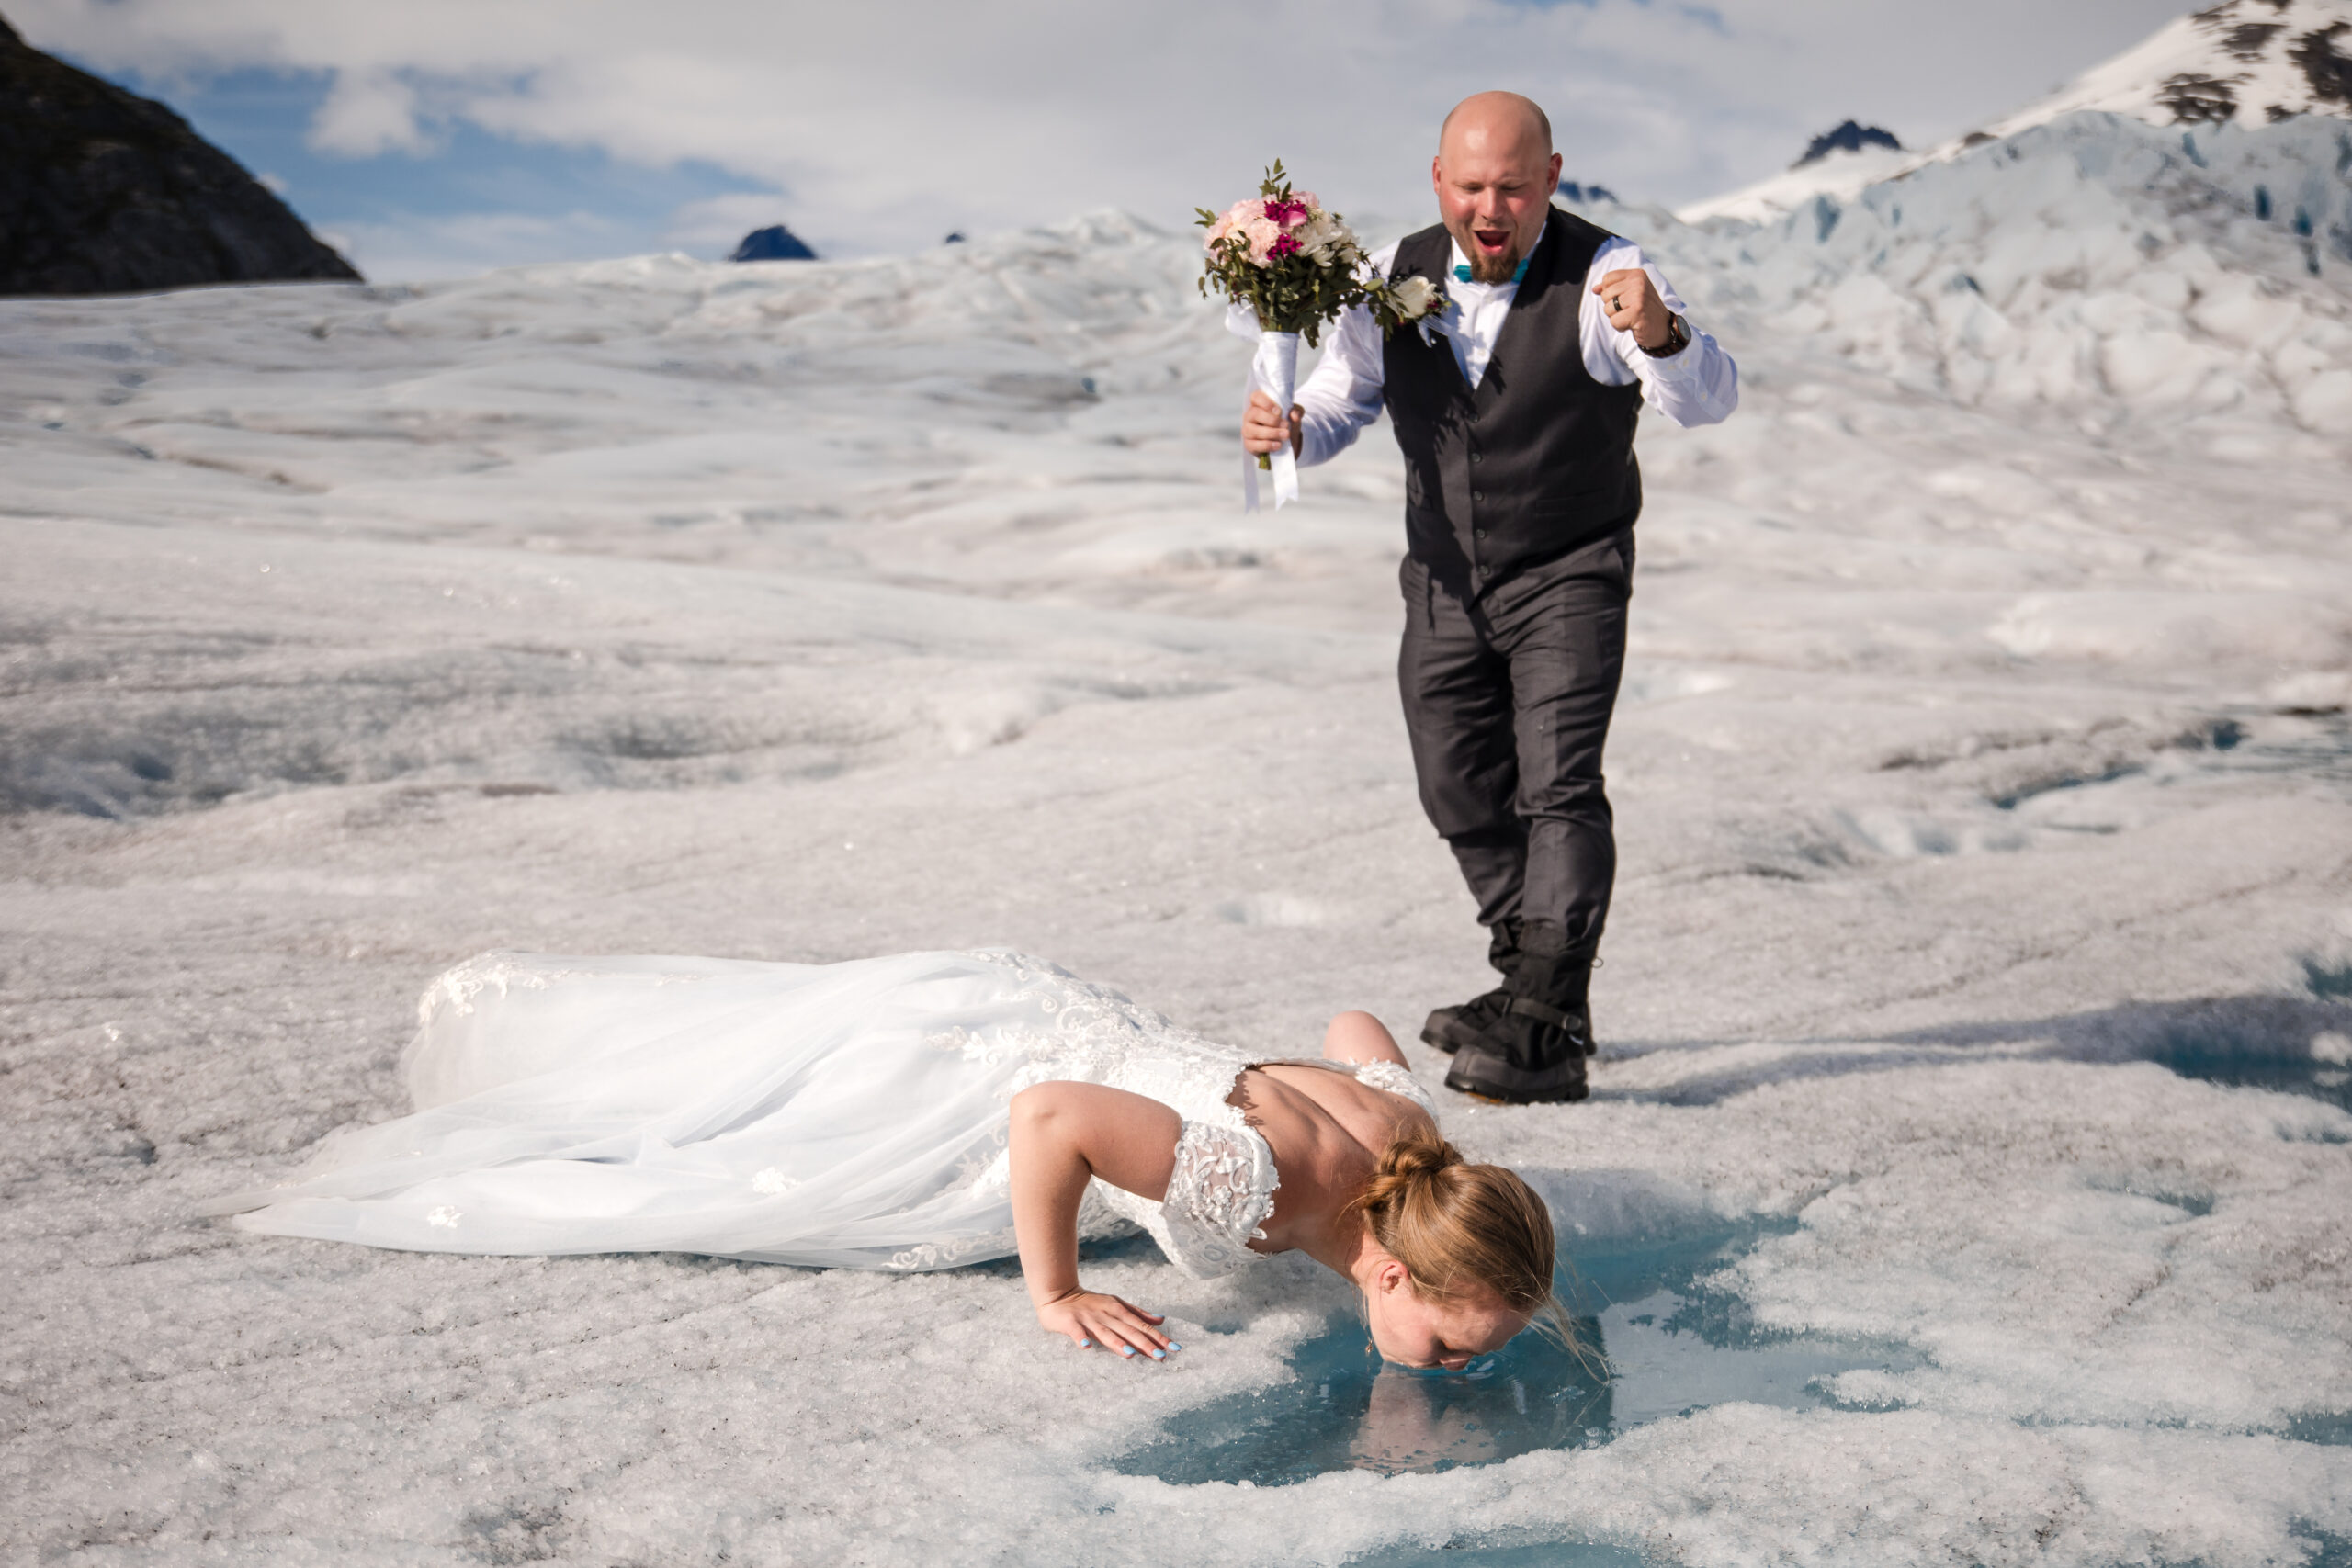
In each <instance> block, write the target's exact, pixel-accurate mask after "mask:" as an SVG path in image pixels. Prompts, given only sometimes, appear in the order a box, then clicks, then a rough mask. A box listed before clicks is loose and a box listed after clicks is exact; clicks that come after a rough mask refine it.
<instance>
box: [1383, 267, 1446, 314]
mask: <svg viewBox="0 0 2352 1568" xmlns="http://www.w3.org/2000/svg"><path fill="white" fill-rule="evenodd" d="M1389 297H1390V298H1391V299H1395V300H1396V302H1397V317H1398V319H1399V320H1402V321H1413V320H1415V319H1417V318H1419V317H1421V316H1426V315H1428V314H1429V313H1430V311H1431V310H1435V309H1436V308H1437V285H1435V284H1433V283H1431V282H1430V280H1429V279H1428V278H1426V277H1419V276H1415V277H1408V278H1407V279H1405V281H1404V282H1402V283H1399V284H1396V285H1393V286H1392V287H1391V288H1390V289H1389Z"/></svg>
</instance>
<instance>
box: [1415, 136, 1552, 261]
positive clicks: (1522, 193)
mask: <svg viewBox="0 0 2352 1568" xmlns="http://www.w3.org/2000/svg"><path fill="white" fill-rule="evenodd" d="M1559 183H1560V157H1559V154H1558V153H1556V152H1553V151H1552V122H1551V120H1550V119H1549V118H1547V117H1546V116H1545V115H1544V111H1543V110H1542V109H1540V108H1537V107H1535V105H1534V103H1533V102H1532V100H1530V99H1527V98H1522V97H1521V96H1519V95H1518V94H1517V93H1477V94H1474V95H1472V96H1469V97H1466V98H1464V99H1463V100H1462V101H1461V102H1460V103H1458V104H1456V105H1454V106H1453V113H1452V114H1450V115H1447V116H1446V117H1445V124H1444V126H1443V127H1442V129H1440V130H1439V131H1438V135H1437V156H1436V157H1435V158H1432V159H1430V184H1431V185H1432V186H1435V187H1436V190H1437V207H1438V215H1439V216H1440V217H1441V218H1442V219H1443V220H1445V226H1446V228H1447V230H1448V231H1451V232H1452V233H1453V241H1454V243H1455V244H1457V245H1459V246H1460V247H1461V249H1462V254H1463V256H1464V258H1465V259H1466V260H1467V261H1468V262H1469V264H1470V276H1472V277H1473V278H1474V279H1475V280H1476V281H1477V282H1480V283H1502V282H1508V281H1509V280H1510V278H1512V277H1513V276H1517V271H1518V267H1519V264H1520V262H1521V260H1522V259H1523V258H1524V257H1526V256H1527V255H1528V254H1530V253H1531V252H1532V251H1533V250H1534V248H1535V243H1536V241H1538V240H1540V239H1542V238H1543V236H1544V220H1545V219H1546V218H1547V217H1548V216H1549V215H1550V213H1551V210H1552V191H1553V188H1554V187H1555V186H1557V185H1558V184H1559Z"/></svg>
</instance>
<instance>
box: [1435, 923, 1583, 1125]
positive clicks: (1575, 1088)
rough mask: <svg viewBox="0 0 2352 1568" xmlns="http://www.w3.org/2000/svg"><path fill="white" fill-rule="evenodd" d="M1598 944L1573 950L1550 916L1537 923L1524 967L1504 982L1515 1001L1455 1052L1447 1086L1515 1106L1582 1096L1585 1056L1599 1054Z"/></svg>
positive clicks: (1529, 933) (1526, 944)
mask: <svg viewBox="0 0 2352 1568" xmlns="http://www.w3.org/2000/svg"><path fill="white" fill-rule="evenodd" d="M1592 956H1593V945H1592V944H1591V943H1589V942H1586V943H1579V944H1578V945H1577V946H1574V947H1571V946H1569V945H1568V943H1567V940H1566V933H1564V932H1562V931H1561V930H1560V928H1559V927H1557V926H1555V925H1553V924H1551V923H1550V922H1549V921H1536V922H1532V923H1531V924H1530V925H1529V926H1528V927H1527V928H1526V931H1525V932H1524V933H1523V935H1522V938H1521V950H1520V959H1519V964H1518V967H1517V968H1516V969H1515V970H1514V971H1513V972H1512V975H1511V977H1510V982H1509V983H1508V984H1507V985H1506V986H1505V987H1503V988H1504V990H1505V992H1506V993H1508V996H1509V1000H1508V1003H1507V1004H1506V1006H1505V1009H1504V1011H1503V1014H1502V1016H1501V1018H1500V1019H1498V1021H1497V1022H1496V1024H1495V1025H1494V1027H1492V1028H1490V1029H1488V1030H1487V1032H1485V1033H1484V1034H1482V1035H1481V1036H1480V1037H1479V1038H1478V1039H1477V1040H1476V1041H1474V1042H1469V1043H1464V1044H1463V1045H1462V1047H1461V1048H1460V1049H1458V1050H1457V1051H1455V1053H1454V1055H1453V1068H1452V1069H1451V1070H1450V1071H1448V1072H1447V1074H1446V1075H1445V1087H1446V1088H1448V1089H1458V1090H1460V1091H1461V1092H1462V1093H1464V1094H1475V1095H1477V1096H1479V1097H1481V1098H1482V1099H1486V1100H1500V1101H1502V1102H1503V1103H1505V1104H1509V1105H1538V1104H1559V1103H1563V1102H1566V1101H1570V1100H1582V1099H1583V1098H1584V1097H1585V1096H1586V1094H1588V1093H1589V1089H1588V1087H1587V1085H1586V1082H1585V1067H1584V1063H1585V1058H1586V1057H1587V1056H1589V1055H1592V1054H1593V1051H1594V1046H1593V1043H1592V1015H1591V1010H1590V1007H1589V1002H1588V999H1587V998H1588V996H1589V992H1590V989H1591V983H1592Z"/></svg>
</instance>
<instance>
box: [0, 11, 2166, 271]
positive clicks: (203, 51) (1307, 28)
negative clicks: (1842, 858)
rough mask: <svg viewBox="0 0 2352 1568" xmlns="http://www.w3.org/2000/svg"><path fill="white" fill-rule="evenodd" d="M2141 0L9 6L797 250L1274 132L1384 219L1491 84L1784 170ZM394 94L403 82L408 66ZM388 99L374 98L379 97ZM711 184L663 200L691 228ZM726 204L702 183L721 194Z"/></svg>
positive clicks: (2055, 52)
mask: <svg viewBox="0 0 2352 1568" xmlns="http://www.w3.org/2000/svg"><path fill="white" fill-rule="evenodd" d="M2178 9H2179V6H2177V5H2176V4H2173V3H2171V0H2068V3H2067V4H2065V5H2064V6H2050V5H2048V4H2047V3H2046V0H1975V3H1974V4H1972V5H1970V6H1952V5H1950V4H1949V3H1948V0H1939V3H1933V4H1930V3H1926V0H1912V3H1909V4H1890V3H1887V0H1720V3H1719V4H1718V5H1716V6H1713V8H1706V7H1696V6H1674V5H1667V4H1645V3H1642V0H1595V3H1593V4H1590V5H1580V4H1566V5H1558V6H1515V5H1506V4H1502V3H1500V0H1196V3H1194V4H1191V5H1187V6H1117V5H1103V4H1101V3H1100V0H1001V3H999V4H992V5H987V6H973V5H966V4H944V3H937V0H933V3H921V4H919V3H915V0H860V3H859V4H857V5H854V6H809V5H790V6H752V5H744V4H741V0H665V3H663V4H661V5H650V4H645V3H643V0H565V3H561V4H558V3H555V0H531V3H524V0H516V3H510V4H495V3H484V0H403V4H401V5H400V6H384V5H382V4H380V0H206V3H205V4H204V5H202V6H187V5H186V4H182V3H178V0H18V4H17V6H15V7H13V10H14V13H15V14H16V16H17V20H18V23H19V25H20V27H21V28H23V30H24V31H25V33H26V35H27V37H28V38H29V39H33V40H34V41H35V42H36V43H51V44H55V45H58V46H61V47H64V48H67V49H70V50H71V51H74V53H76V54H77V55H79V56H80V57H82V58H84V59H87V60H91V61H93V62H96V63H98V64H100V65H102V66H110V67H115V68H126V67H127V68H135V69H139V70H141V71H145V72H155V73H172V72H190V71H201V70H205V69H215V68H224V67H228V66H233V65H241V64H264V65H277V66H286V67H300V68H307V69H318V70H328V71H333V72H334V73H336V79H335V88H334V92H333V94H331V95H330V97H329V100H328V104H327V107H325V108H324V109H322V112H321V114H320V117H319V121H318V124H317V125H316V126H315V127H314V129H313V134H314V136H315V137H316V138H317V139H318V143H319V145H321V146H322V147H328V148H332V149H334V150H337V151H347V152H365V151H370V150H374V151H380V150H383V149H387V148H394V147H399V148H407V149H415V148H417V147H419V146H420V145H421V144H422V142H423V141H424V140H426V139H427V138H428V137H429V134H430V126H431V125H432V124H433V123H435V121H436V119H437V118H439V117H447V118H463V119H468V120H471V121H473V122H475V123H477V124H479V125H481V126H482V127H484V128H486V129H488V130H492V131H494V132H498V133H501V134H504V135H507V136H512V137H516V138H520V139H524V140H530V141H551V142H558V143H562V144H567V145H573V146H582V147H597V148H602V149H605V150H606V151H608V152H612V153H614V154H616V155H617V156H620V157H623V158H628V159H631V160H635V161H638V162H643V163H652V164H666V163H669V162H672V161H674V160H678V159H684V158H698V159H706V160H708V161H709V162H711V163H713V164H718V165H720V166H722V167H725V168H728V169H729V170H732V171H734V172H736V173H738V174H740V175H745V176H748V177H751V178H753V179H757V180H761V181H763V182H766V183H770V184H772V185H774V186H776V187H778V188H779V189H780V190H782V191H785V192H786V193H788V196H789V199H788V201H786V202H784V203H782V204H781V205H780V206H779V205H777V204H775V203H771V204H769V209H770V210H769V218H768V220H774V219H775V218H782V219H783V220H786V221H788V222H790V223H791V224H792V226H793V228H794V229H795V230H796V231H798V232H801V233H802V234H804V235H805V236H806V237H808V238H809V240H810V241H811V243H815V244H816V245H817V246H818V247H819V248H820V250H822V251H824V252H825V253H827V254H855V253H859V252H865V251H875V250H897V249H906V248H911V247H913V246H918V245H923V244H928V243H933V242H934V241H935V240H937V238H938V237H939V235H940V234H942V233H943V232H944V231H946V230H948V229H950V228H963V229H973V228H986V227H994V226H1001V225H1007V224H1015V223H1028V222H1036V221H1043V220H1051V219H1054V218H1057V217H1061V216H1065V215H1067V214H1069V213H1071V212H1075V211H1079V210H1082V209H1089V208H1095V207H1103V206H1124V207H1127V208H1130V209H1134V210H1136V211H1138V212H1140V213H1142V214H1144V215H1145V216H1147V217H1149V218H1152V219H1154V220H1159V221H1163V222H1170V223H1176V222H1182V220H1184V219H1185V218H1186V217H1188V216H1189V210H1190V209H1191V208H1192V207H1193V205H1195V204H1202V205H1222V204H1223V203H1224V202H1226V201H1228V200H1230V199H1232V198H1233V197H1235V196H1236V195H1238V194H1240V193H1241V192H1242V191H1243V190H1244V189H1246V188H1248V187H1249V186H1250V185H1251V184H1252V183H1253V182H1254V179H1255V175H1256V172H1257V169H1258V166H1259V165H1260V164H1261V163H1262V162H1264V161H1265V160H1266V159H1268V158H1270V157H1272V156H1274V155H1276V154H1280V155H1281V156H1282V157H1283V158H1284V159H1285V160H1286V161H1287V162H1288V163H1289V164H1290V165H1291V167H1292V168H1293V169H1294V170H1295V171H1296V172H1297V173H1298V174H1299V175H1300V176H1301V177H1302V179H1304V180H1305V181H1306V182H1307V183H1309V184H1311V185H1313V186H1315V187H1316V188H1317V189H1318V190H1319V191H1321V192H1322V193H1323V194H1324V195H1325V196H1326V197H1328V198H1329V199H1331V200H1332V201H1334V202H1335V203H1337V204H1339V205H1340V206H1341V207H1342V208H1344V209H1353V210H1357V211H1363V212H1372V211H1379V212H1408V213H1409V212H1417V211H1420V210H1423V209H1426V207H1427V205H1428V199H1429V198H1428V194H1427V193H1428V184H1427V179H1428V176H1427V167H1428V158H1429V153H1430V143H1431V141H1432V140H1433V138H1434V132H1435V127H1436V124H1437V121H1438V119H1439V118H1441V117H1442V114H1443V113H1444V110H1445V109H1446V107H1448V106H1449V105H1451V104H1452V103H1453V102H1454V101H1455V100H1456V99H1458V98H1459V97H1461V96H1463V95H1464V94H1465V93H1468V92H1472V91H1475V90H1476V89H1478V88H1481V87H1487V86H1508V87H1514V88H1517V89H1519V90H1520V91H1522V92H1526V93H1528V94H1529V95H1531V96H1533V97H1535V98H1536V99H1537V100H1538V101H1540V102H1542V103H1544V105H1545V106H1546V107H1547V108H1549V109H1550V110H1551V112H1552V116H1553V119H1554V122H1555V126H1556V127H1557V129H1558V131H1559V135H1560V142H1561V147H1562V150H1563V152H1565V153H1566V161H1567V165H1568V169H1569V171H1570V173H1571V174H1572V175H1576V176H1577V177H1581V178H1585V179H1597V180H1600V181H1601V182H1603V183H1605V184H1608V185H1611V186H1614V187H1615V188H1616V189H1617V190H1618V191H1619V192H1620V193H1621V194H1623V195H1625V196H1627V197H1633V198H1636V199H1647V200H1654V201H1659V202H1675V201H1683V200H1689V199H1691V198H1694V197H1702V196H1706V195H1710V194H1713V193H1715V192H1717V191H1720V190H1722V189H1725V188H1728V187H1730V186H1736V185H1739V184H1743V183H1746V182H1747V181H1748V180H1752V179H1755V178H1757V177H1758V176H1760V175H1765V174H1768V173H1770V172H1772V171H1774V170H1775V169H1778V168H1780V167H1782V166H1784V165H1785V164H1788V163H1789V162H1790V161H1791V160H1792V159H1793V158H1794V157H1795V155H1796V154H1797V152H1799V151H1800V150H1801V149H1802V147H1803V144H1804V140H1805V138H1806V137H1807V136H1809V135H1811V134H1812V133H1813V132H1815V131H1817V130H1823V129H1826V127H1828V126H1829V125H1832V124H1834V123H1836V122H1837V121H1838V120H1839V119H1842V118H1846V117H1848V116H1849V115H1850V116H1855V117H1859V118H1862V119H1864V120H1866V121H1876V122H1879V123H1883V124H1887V125H1890V126H1892V127H1893V128H1894V130H1896V131H1897V132H1898V133H1900V134H1901V135H1903V136H1904V137H1905V140H1906V141H1914V142H1926V141H1933V140H1936V139H1938V138H1940V137H1942V136H1945V135H1949V134H1951V133H1954V132H1956V131H1959V130H1966V129H1968V128H1969V126H1970V125H1972V124H1973V123H1976V122H1978V121H1981V120H1984V119H1987V118H1992V117H1994V116H1996V115H1997V114H1999V113H2001V112H2002V111H2004V110H2006V109H2008V108H2011V107H2016V106H2017V105H2018V104H2020V103H2022V102H2024V101H2027V100H2029V99H2030V98H2032V97H2035V96H2039V95H2041V93H2042V92H2044V91H2046V90H2047V89H2048V88H2050V87H2051V86H2052V85H2055V84H2056V83H2057V82H2058V81H2060V80H2062V79H2064V78H2065V77H2067V76H2070V75H2072V74H2074V73H2075V72H2077V71H2079V70H2081V69H2083V68H2084V67H2086V66H2087V65H2089V64H2091V63H2094V62H2096V61H2098V60H2099V59H2102V58H2104V57H2105V56H2107V55H2109V54H2112V53H2114V52H2117V51H2120V50H2121V49H2123V48H2125V47H2127V46H2128V45H2130V44H2131V43H2133V42H2135V41H2137V40H2138V39H2139V38H2141V37H2142V36H2143V35H2144V34H2145V33H2147V32H2148V31H2150V30H2152V29H2153V28H2154V27H2156V26H2157V25H2159V24H2160V23H2161V22H2163V21H2165V20H2166V19H2168V18H2169V17H2172V16H2173V15H2175V14H2176V13H2177V10H2178ZM420 88H421V89H422V92H423V96H422V98H420V96H419V90H420ZM404 95H405V96H404ZM720 210H721V208H720V206H718V205H714V204H702V207H701V208H700V209H697V212H696V213H695V214H684V213H682V214H681V219H680V221H681V223H682V225H684V227H685V228H687V229H689V230H693V231H695V232H697V233H698V232H699V231H700V230H699V227H698V226H699V225H701V224H704V223H706V222H709V221H715V220H716V215H717V214H718V212H719V211H720ZM728 210H729V211H730V212H731V210H732V209H728Z"/></svg>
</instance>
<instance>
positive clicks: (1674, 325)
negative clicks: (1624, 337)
mask: <svg viewBox="0 0 2352 1568" xmlns="http://www.w3.org/2000/svg"><path fill="white" fill-rule="evenodd" d="M1690 346H1691V329H1690V328H1689V327H1688V326H1686V325H1685V324H1684V323H1683V321H1682V318H1681V317H1679V316H1673V317H1669V318H1668V320H1667V323H1666V341H1665V342H1664V343H1662V344H1658V345H1657V347H1656V348H1644V347H1643V346H1642V344H1640V343H1639V342H1638V341H1636V342H1635V344H1634V347H1636V348H1641V350H1642V352H1643V353H1644V354H1646V355H1649V356H1650V357H1651V358H1652V359H1670V358H1672V357H1673V356H1674V355H1678V354H1679V353H1681V352H1682V351H1683V350H1684V349H1686V348H1689V347H1690Z"/></svg>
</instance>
